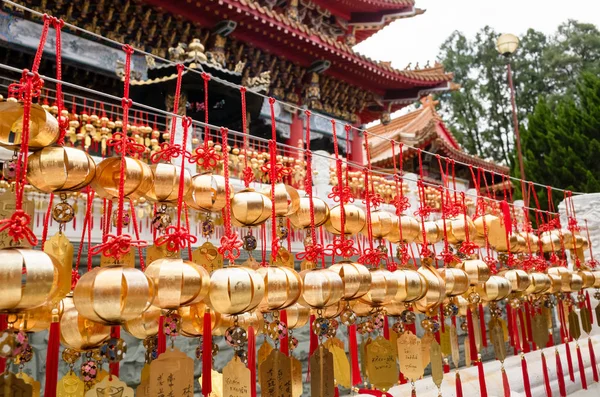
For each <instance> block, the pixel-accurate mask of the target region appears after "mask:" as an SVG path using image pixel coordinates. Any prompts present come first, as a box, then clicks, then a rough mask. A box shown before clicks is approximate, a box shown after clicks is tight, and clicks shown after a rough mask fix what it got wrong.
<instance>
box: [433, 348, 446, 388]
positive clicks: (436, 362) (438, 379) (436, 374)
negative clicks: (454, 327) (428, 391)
mask: <svg viewBox="0 0 600 397" xmlns="http://www.w3.org/2000/svg"><path fill="white" fill-rule="evenodd" d="M431 377H432V378H433V383H435V385H436V386H437V387H440V386H441V385H442V380H444V363H443V361H442V348H441V346H440V345H439V343H437V341H436V340H435V339H434V340H433V342H431Z"/></svg>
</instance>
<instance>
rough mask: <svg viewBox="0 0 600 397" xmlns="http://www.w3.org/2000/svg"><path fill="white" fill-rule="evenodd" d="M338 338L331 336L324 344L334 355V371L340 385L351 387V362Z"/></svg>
mask: <svg viewBox="0 0 600 397" xmlns="http://www.w3.org/2000/svg"><path fill="white" fill-rule="evenodd" d="M339 343H342V346H343V342H342V341H341V340H339V339H338V338H329V339H327V341H326V342H325V343H323V345H324V346H325V348H326V349H327V350H329V352H330V353H331V355H332V356H333V373H334V376H335V380H336V381H337V383H338V385H341V386H344V387H345V388H350V362H349V361H348V357H347V356H346V352H345V351H344V349H343V347H340V345H339Z"/></svg>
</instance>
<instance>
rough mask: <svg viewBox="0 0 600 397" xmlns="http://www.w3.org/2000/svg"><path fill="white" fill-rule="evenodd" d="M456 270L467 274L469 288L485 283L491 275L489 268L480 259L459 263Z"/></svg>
mask: <svg viewBox="0 0 600 397" xmlns="http://www.w3.org/2000/svg"><path fill="white" fill-rule="evenodd" d="M457 268H458V269H462V270H464V271H465V272H466V273H467V276H469V285H471V286H475V285H478V284H481V283H485V282H486V281H487V280H488V278H490V274H491V273H490V268H489V266H488V265H487V263H485V262H484V261H482V260H481V259H468V260H466V261H463V262H461V263H459V264H458V266H457Z"/></svg>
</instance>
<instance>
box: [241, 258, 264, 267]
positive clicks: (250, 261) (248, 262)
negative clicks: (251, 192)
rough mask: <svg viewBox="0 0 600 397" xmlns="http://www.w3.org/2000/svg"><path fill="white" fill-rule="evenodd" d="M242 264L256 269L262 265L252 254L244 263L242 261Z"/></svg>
mask: <svg viewBox="0 0 600 397" xmlns="http://www.w3.org/2000/svg"><path fill="white" fill-rule="evenodd" d="M242 266H243V267H247V268H250V269H254V270H256V269H258V268H259V267H260V264H259V263H258V262H257V261H256V259H254V257H253V256H252V255H250V256H249V257H248V259H246V260H245V261H244V263H242Z"/></svg>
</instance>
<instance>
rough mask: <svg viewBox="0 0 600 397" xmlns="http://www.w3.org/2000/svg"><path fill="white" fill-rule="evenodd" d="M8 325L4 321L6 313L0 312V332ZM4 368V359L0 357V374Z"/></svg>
mask: <svg viewBox="0 0 600 397" xmlns="http://www.w3.org/2000/svg"><path fill="white" fill-rule="evenodd" d="M6 327H8V322H7V321H6V314H0V332H2V331H4V330H5V329H6ZM5 370H6V359H5V358H2V357H0V374H3V373H4V371H5Z"/></svg>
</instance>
